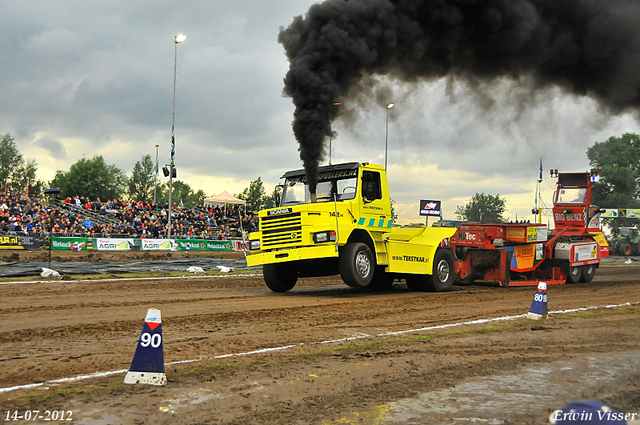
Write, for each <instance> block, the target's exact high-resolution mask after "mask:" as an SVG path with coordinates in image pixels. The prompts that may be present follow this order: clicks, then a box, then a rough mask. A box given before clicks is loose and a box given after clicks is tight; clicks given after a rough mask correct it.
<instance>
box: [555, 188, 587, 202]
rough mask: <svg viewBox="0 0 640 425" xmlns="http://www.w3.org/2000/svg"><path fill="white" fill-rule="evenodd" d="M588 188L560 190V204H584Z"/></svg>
mask: <svg viewBox="0 0 640 425" xmlns="http://www.w3.org/2000/svg"><path fill="white" fill-rule="evenodd" d="M586 194H587V189H586V188H577V187H576V188H564V189H559V190H558V199H557V201H556V202H557V203H558V204H583V203H584V197H585V195H586Z"/></svg>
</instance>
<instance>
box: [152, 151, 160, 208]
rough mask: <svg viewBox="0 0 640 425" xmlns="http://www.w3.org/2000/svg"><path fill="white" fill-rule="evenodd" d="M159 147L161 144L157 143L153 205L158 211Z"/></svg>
mask: <svg viewBox="0 0 640 425" xmlns="http://www.w3.org/2000/svg"><path fill="white" fill-rule="evenodd" d="M158 147H160V145H156V146H155V148H156V172H155V175H154V178H153V205H154V208H155V210H156V212H157V211H158V210H157V207H156V206H155V205H156V192H157V191H158V171H159V169H158V167H159V165H158Z"/></svg>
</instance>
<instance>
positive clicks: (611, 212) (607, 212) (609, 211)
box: [601, 208, 618, 218]
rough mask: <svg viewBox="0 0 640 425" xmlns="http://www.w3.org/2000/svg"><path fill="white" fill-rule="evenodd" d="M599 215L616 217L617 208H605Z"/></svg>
mask: <svg viewBox="0 0 640 425" xmlns="http://www.w3.org/2000/svg"><path fill="white" fill-rule="evenodd" d="M601 217H613V218H615V217H618V210H617V209H609V208H605V209H604V212H603V213H602V215H601Z"/></svg>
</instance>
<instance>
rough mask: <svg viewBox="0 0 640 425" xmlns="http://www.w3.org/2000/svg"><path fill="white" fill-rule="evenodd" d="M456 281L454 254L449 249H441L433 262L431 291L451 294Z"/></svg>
mask: <svg viewBox="0 0 640 425" xmlns="http://www.w3.org/2000/svg"><path fill="white" fill-rule="evenodd" d="M455 279H456V266H455V258H454V257H453V253H452V252H451V251H450V250H448V249H439V250H437V251H436V256H435V258H434V260H433V274H432V275H431V280H430V284H429V285H428V287H429V290H430V291H433V292H449V291H450V290H451V289H453V281H454V280H455Z"/></svg>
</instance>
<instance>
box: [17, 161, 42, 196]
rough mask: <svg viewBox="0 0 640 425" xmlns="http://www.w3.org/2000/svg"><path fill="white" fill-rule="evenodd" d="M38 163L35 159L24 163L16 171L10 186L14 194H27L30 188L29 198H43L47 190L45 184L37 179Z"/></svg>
mask: <svg viewBox="0 0 640 425" xmlns="http://www.w3.org/2000/svg"><path fill="white" fill-rule="evenodd" d="M36 171H38V163H37V162H36V161H35V160H34V159H28V160H26V161H23V162H22V164H21V166H20V167H19V168H18V169H17V170H15V172H14V177H13V178H12V179H11V184H10V185H9V186H10V188H11V191H12V192H18V193H27V185H28V186H29V196H42V194H43V192H44V189H45V182H44V181H42V180H39V179H38V178H37V177H36Z"/></svg>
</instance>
